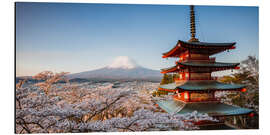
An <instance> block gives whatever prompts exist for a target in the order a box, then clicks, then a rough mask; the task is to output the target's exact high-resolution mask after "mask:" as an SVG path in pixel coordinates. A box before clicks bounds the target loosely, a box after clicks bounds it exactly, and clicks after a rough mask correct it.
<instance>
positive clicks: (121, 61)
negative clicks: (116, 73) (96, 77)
mask: <svg viewBox="0 0 270 135" xmlns="http://www.w3.org/2000/svg"><path fill="white" fill-rule="evenodd" d="M135 67H138V65H137V64H136V62H135V61H134V60H133V59H131V58H130V57H128V56H118V57H116V58H115V59H114V60H113V62H112V63H111V65H109V66H108V68H123V69H133V68H135Z"/></svg>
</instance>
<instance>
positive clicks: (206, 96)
mask: <svg viewBox="0 0 270 135" xmlns="http://www.w3.org/2000/svg"><path fill="white" fill-rule="evenodd" d="M213 99H215V97H214V95H213V92H211V93H191V94H190V100H191V101H193V102H196V101H198V102H199V101H209V100H213Z"/></svg>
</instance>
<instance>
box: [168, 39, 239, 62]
mask: <svg viewBox="0 0 270 135" xmlns="http://www.w3.org/2000/svg"><path fill="white" fill-rule="evenodd" d="M235 44H236V42H232V43H208V42H185V41H182V40H178V42H177V44H176V45H175V46H174V47H173V48H172V49H171V50H170V51H168V52H166V53H163V58H167V57H178V56H179V55H180V54H181V53H183V52H185V51H186V50H188V49H191V50H198V49H199V50H198V51H197V52H198V53H201V54H204V53H205V54H209V55H213V54H216V53H219V52H222V51H224V50H227V49H234V48H235V47H234V45H235Z"/></svg>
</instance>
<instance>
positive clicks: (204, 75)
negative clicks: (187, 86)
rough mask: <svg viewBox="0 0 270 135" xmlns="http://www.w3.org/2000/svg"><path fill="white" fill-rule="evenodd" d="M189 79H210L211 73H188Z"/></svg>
mask: <svg viewBox="0 0 270 135" xmlns="http://www.w3.org/2000/svg"><path fill="white" fill-rule="evenodd" d="M190 74H191V75H190V80H211V73H190Z"/></svg>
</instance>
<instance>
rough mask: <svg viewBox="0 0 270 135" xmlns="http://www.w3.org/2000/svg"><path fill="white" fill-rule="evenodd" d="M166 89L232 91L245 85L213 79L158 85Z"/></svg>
mask: <svg viewBox="0 0 270 135" xmlns="http://www.w3.org/2000/svg"><path fill="white" fill-rule="evenodd" d="M159 87H160V88H162V89H166V90H176V89H178V90H182V91H205V90H215V91H232V90H241V89H242V88H244V87H245V85H241V84H227V83H221V82H218V81H215V80H187V81H186V82H184V83H182V84H181V85H177V84H176V83H170V84H165V85H160V86H159Z"/></svg>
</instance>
